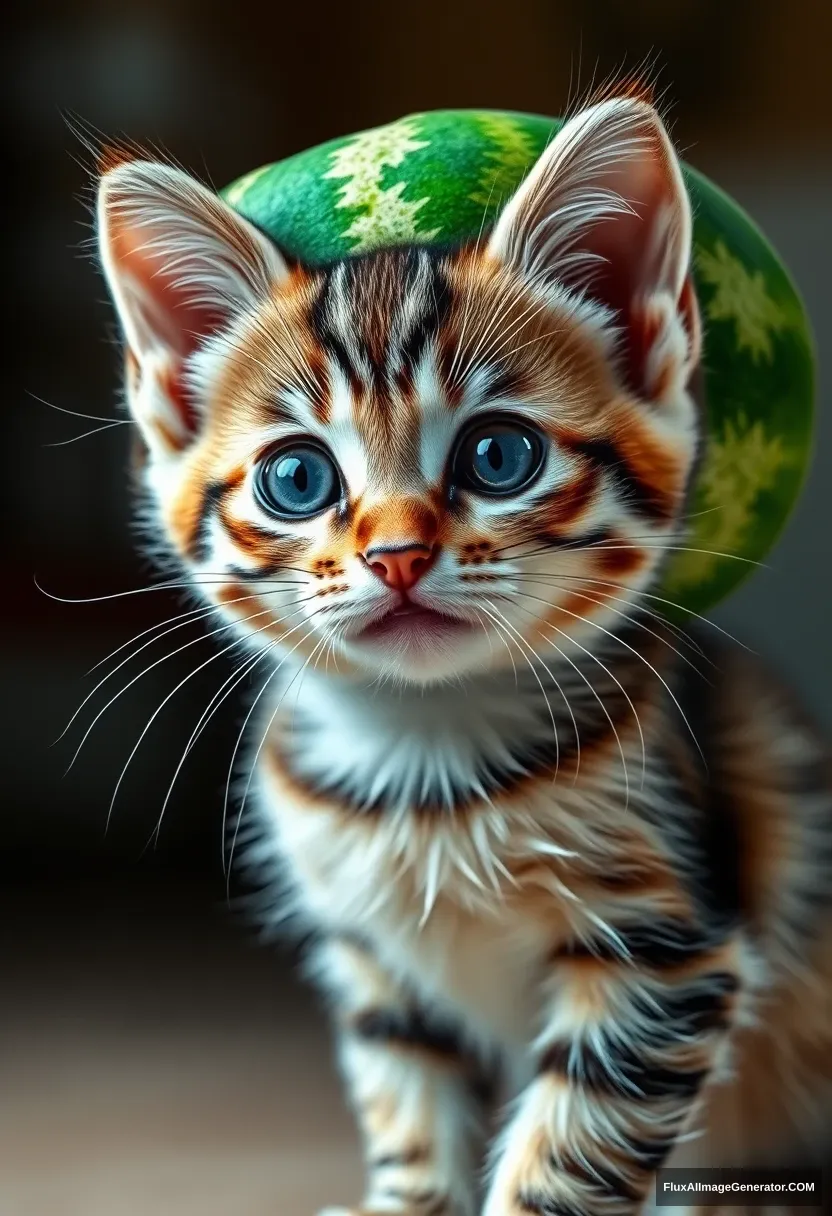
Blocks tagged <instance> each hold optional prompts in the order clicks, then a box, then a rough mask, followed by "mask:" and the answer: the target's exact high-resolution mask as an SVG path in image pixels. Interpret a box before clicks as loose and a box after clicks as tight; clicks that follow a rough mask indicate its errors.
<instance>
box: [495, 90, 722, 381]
mask: <svg viewBox="0 0 832 1216" xmlns="http://www.w3.org/2000/svg"><path fill="white" fill-rule="evenodd" d="M691 232H692V221H691V210H690V203H689V201H688V196H687V191H686V190H685V185H684V181H683V180H682V173H681V169H680V167H679V162H678V160H677V158H676V154H675V152H674V150H673V145H672V144H671V142H670V139H669V137H668V135H667V132H666V130H665V128H664V125H663V123H662V121H661V119H660V118H659V115H658V114H657V113H656V111H655V110H654V109H653V107H652V106H651V105H649V104H648V103H647V102H645V101H640V100H637V99H634V98H628V97H620V98H613V99H611V100H607V101H603V102H600V103H599V104H598V105H594V106H591V107H590V108H589V109H587V110H584V111H583V112H582V113H580V114H578V115H576V116H575V117H574V118H572V119H570V121H569V122H567V123H566V124H565V125H564V126H563V127H562V128H561V130H560V132H559V133H558V134H557V135H556V136H555V138H554V139H553V140H552V142H551V143H550V144H549V146H548V147H547V149H546V150H545V152H544V153H543V154H542V156H541V157H540V159H539V160H538V162H537V164H536V165H535V166H534V167H533V168H532V170H531V172H530V173H529V175H528V177H527V178H526V179H525V181H524V182H523V183H522V185H521V186H520V187H519V189H518V190H517V192H516V194H515V195H514V196H513V198H511V199H510V200H509V202H508V204H507V205H506V207H505V209H504V211H503V212H502V214H501V216H500V218H499V220H498V222H497V225H496V227H495V229H494V232H493V234H492V236H491V240H490V243H489V251H490V253H491V254H492V255H493V256H495V257H497V258H499V259H500V260H501V261H503V262H506V263H508V264H509V265H511V266H512V267H513V268H514V269H515V270H517V271H519V272H520V273H521V274H523V275H524V276H526V277H528V278H529V279H530V280H537V281H538V282H540V281H542V282H544V283H552V284H557V285H560V286H562V287H565V288H566V289H567V291H568V292H570V293H571V294H572V296H573V299H575V301H576V304H577V301H578V300H580V301H581V302H582V308H583V310H584V315H587V313H586V311H585V310H586V307H587V305H589V306H590V311H589V314H588V315H592V312H593V311H594V313H595V315H596V317H600V318H604V317H606V318H607V319H608V320H609V321H611V322H612V324H613V325H614V326H615V327H616V328H617V329H618V330H619V332H620V334H621V344H620V346H619V349H620V351H621V354H622V356H623V362H622V370H623V372H624V375H625V378H626V380H627V383H628V386H629V387H630V388H631V389H633V390H634V391H636V392H638V393H639V394H641V395H642V396H644V397H645V398H646V399H648V400H651V401H656V402H662V401H670V400H673V399H674V398H675V396H676V394H677V393H678V392H679V390H680V389H683V388H684V387H685V386H686V384H687V383H688V380H689V379H690V376H691V373H692V372H693V369H694V368H695V366H696V364H697V362H698V360H699V354H700V322H699V314H698V308H697V303H696V295H695V292H694V290H693V285H692V281H691V278H690V259H691ZM592 305H595V306H596V307H595V308H594V310H593V309H592ZM597 305H600V306H601V311H600V313H599V310H598V308H597Z"/></svg>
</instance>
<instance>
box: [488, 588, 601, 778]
mask: <svg viewBox="0 0 832 1216" xmlns="http://www.w3.org/2000/svg"><path fill="white" fill-rule="evenodd" d="M486 603H487V604H488V605H489V607H490V608H491V609H492V611H493V612H494V613H495V614H496V615H495V616H492V614H491V612H489V611H488V608H483V612H485V614H486V616H489V617H491V619H492V620H493V621H494V623H495V624H498V625H499V622H498V620H497V618H498V617H499V619H500V621H501V622H502V627H503V628H504V629H507V630H509V631H510V634H514V637H515V645H517V648H518V650H519V651H520V654H521V655H522V656H523V658H524V659H525V660H526V663H527V665H528V667H529V670H530V671H531V673H532V675H533V676H534V678H535V680H536V681H537V684H538V687H539V688H540V691H541V693H542V694H543V700H544V701H545V702H546V708H547V709H548V711H549V718H550V719H551V722H552V733H553V735H554V740H555V773H554V776H553V777H552V781H553V782H554V781H556V780H557V776H558V772H559V771H560V739H559V738H558V728H557V724H556V722H555V714H554V710H553V709H552V703H551V701H550V700H549V698H548V696H547V695H546V689H545V688H544V687H543V681H542V680H541V678H540V676H539V674H538V672H537V668H536V667H535V666H534V664H533V663H532V661H531V660H530V659H529V657H528V655H527V654H526V652H525V650H524V649H523V647H522V646H521V645H518V643H521V642H523V638H522V637H521V635H520V634H519V633H518V632H517V630H516V629H514V627H513V626H512V625H511V624H510V622H509V621H507V620H506V618H505V616H504V615H503V613H502V612H500V610H499V609H498V608H497V607H496V606H495V605H494V604H492V603H491V600H487V601H486ZM480 606H481V607H482V605H480ZM526 645H528V644H526ZM528 649H529V650H531V647H530V646H529V647H528ZM531 653H532V654H533V655H534V651H533V650H532V651H531ZM536 657H537V656H536V655H535V658H536ZM542 666H543V668H544V670H545V671H546V672H547V674H548V676H549V678H550V680H551V681H552V683H553V684H554V686H555V688H556V689H557V690H558V692H559V693H560V695H561V696H562V697H563V700H564V703H565V705H566V708H567V709H568V710H569V713H570V714H571V713H572V707H571V705H570V704H569V702H568V701H567V699H566V697H565V695H564V692H563V689H562V688H561V686H560V684H559V683H558V681H557V680H556V679H555V677H554V676H553V675H552V673H551V671H549V668H548V667H547V666H546V664H545V663H543V664H542ZM572 723H573V726H574V729H575V739H576V742H577V747H578V751H577V764H578V765H580V762H581V744H580V736H579V735H578V727H577V724H576V723H575V718H574V716H573V717H572ZM577 771H578V770H577V767H576V769H575V778H577ZM573 784H574V782H573Z"/></svg>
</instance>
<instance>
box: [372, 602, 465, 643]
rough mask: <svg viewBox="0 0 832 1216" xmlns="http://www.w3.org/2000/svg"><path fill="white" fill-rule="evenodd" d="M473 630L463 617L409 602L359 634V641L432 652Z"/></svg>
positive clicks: (393, 609) (386, 614) (379, 618)
mask: <svg viewBox="0 0 832 1216" xmlns="http://www.w3.org/2000/svg"><path fill="white" fill-rule="evenodd" d="M470 629H471V624H470V622H469V621H465V620H462V619H461V618H460V617H457V616H446V615H445V613H443V612H437V611H436V610H435V609H434V608H426V607H424V606H423V605H421V604H413V603H410V602H407V603H404V604H400V605H399V606H398V607H396V608H392V609H391V610H390V611H389V612H387V613H385V615H384V616H382V617H378V618H377V619H376V620H375V621H371V622H370V624H369V625H365V626H364V628H363V629H361V630H359V632H358V633H357V634H355V640H356V641H359V642H370V643H375V644H382V645H384V644H387V645H392V646H394V647H396V648H401V649H410V648H415V649H428V648H430V647H431V646H435V645H437V644H441V643H443V642H448V641H451V640H453V639H454V638H456V637H459V636H460V635H461V634H463V633H467V632H468V631H469V630H470Z"/></svg>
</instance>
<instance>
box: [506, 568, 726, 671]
mask: <svg viewBox="0 0 832 1216" xmlns="http://www.w3.org/2000/svg"><path fill="white" fill-rule="evenodd" d="M525 581H526V582H533V581H534V580H532V579H526V580H525ZM543 586H550V587H553V588H554V589H555V590H556V591H562V592H564V594H571V595H576V596H577V597H578V598H579V599H584V600H588V601H589V603H591V604H596V605H597V606H598V607H599V608H606V607H608V606H609V600H599V599H597V598H596V597H595V596H592V595H590V594H589V592H588V591H576V590H574V589H571V588H568V587H559V586H558V585H557V584H556V583H544V584H543ZM517 594H518V595H524V596H525V597H526V598H527V599H533V600H537V601H538V603H541V604H548V600H544V599H542V598H541V597H540V596H539V595H530V594H529V593H528V592H524V591H520V592H518V593H517ZM609 598H610V599H615V598H616V597H615V596H610V597H609ZM621 602H622V603H626V602H627V601H626V600H622V601H621ZM609 610H610V612H614V613H615V615H616V616H620V617H622V618H623V620H625V621H629V623H630V624H631V625H635V626H636V628H638V629H643V630H644V632H645V633H649V634H650V636H651V637H654V638H656V640H657V641H659V642H661V643H662V645H663V646H667V647H668V649H670V650H672V651H673V653H674V654H675V655H676V656H677V657H678V658H680V659H681V660H682V662H683V663H687V665H688V667H690V668H692V669H693V670H694V671H695V672H696V674H697V675H698V676H701V677H702V679H703V680H704V679H705V676H704V674H703V673H702V672H701V671H700V670H699V668H698V667H697V666H696V664H695V663H694V662H693V660H692V659H689V658H688V656H687V655H686V654H683V653H682V652H681V650H678V649H677V647H675V646H674V645H673V643H672V642H670V641H668V639H667V638H665V637H662V635H661V634H660V633H657V632H656V630H655V629H651V628H650V627H649V626H648V625H645V624H644V622H643V621H639V620H638V619H637V618H636V617H633V616H630V615H629V613H627V612H622V611H621V609H620V608H610V609H609Z"/></svg>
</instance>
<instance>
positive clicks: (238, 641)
mask: <svg viewBox="0 0 832 1216" xmlns="http://www.w3.org/2000/svg"><path fill="white" fill-rule="evenodd" d="M301 611H302V608H299V609H297V611H296V612H294V613H292V614H291V615H290V617H289V618H288V619H291V616H296V615H297V613H298V612H301ZM265 615H269V616H271V609H268V608H267V609H266V610H265V611H264V612H256V613H253V614H252V615H251V616H250V617H247V618H246V623H247V622H248V621H253V620H256V619H257V617H258V616H265ZM273 626H274V620H268V621H267V622H266V624H265V625H261V626H260V628H259V629H255V630H253V632H252V634H251V636H252V637H256V636H257V635H258V634H259V633H263V632H265V630H267V629H271V628H273ZM225 628H233V626H226V627H225ZM215 632H217V633H219V632H222V631H221V630H216V631H215ZM242 642H243V639H241V638H235V639H234V641H233V642H230V643H229V645H228V646H223V647H222V649H220V650H218V651H217V652H216V654H212V655H209V657H208V658H207V659H206V660H205V661H204V662H203V663H200V664H199V666H198V667H195V668H194V669H193V670H192V671H189V672H188V674H187V675H186V676H185V677H184V678H183V679H181V680H180V681H179V683H178V684H177V685H176V687H175V688H173V689H172V690H171V691H170V692H169V693H168V694H167V696H166V697H164V698H163V699H162V701H161V702H160V703H159V705H158V706H157V707H156V709H155V710H154V711H153V713H152V714H151V715H150V717H149V718H148V720H147V722H146V724H145V726H144V729H143V730H142V733H141V734H140V735H139V737H138V739H137V740H136V742H135V744H134V745H133V750H132V751H131V752H130V755H129V756H128V757H127V761H126V763H125V765H124V768H123V769H122V770H121V773H120V775H119V779H118V781H117V782H116V787H115V789H114V790H113V796H112V798H111V799H110V809H109V811H108V812H107V828H109V826H110V818H111V816H112V813H113V807H114V806H115V801H116V798H117V796H118V791H119V789H120V788H121V783H122V781H123V780H124V776H125V774H126V772H127V770H128V768H129V767H130V762H131V761H132V759H133V757H134V756H135V754H136V752H137V751H138V750H139V746H140V744H141V742H142V740H143V739H144V737H145V735H146V734H147V732H148V731H149V730H150V728H151V726H152V725H153V723H154V722H155V721H156V719H157V718H158V716H159V714H160V713H161V712H162V710H163V709H164V707H165V706H166V705H167V703H168V701H170V699H171V698H172V697H174V696H175V695H176V693H178V692H179V690H180V688H182V687H184V685H185V684H187V683H188V681H189V680H192V679H193V678H194V676H195V675H198V674H199V672H200V671H202V670H203V669H204V668H205V667H207V666H208V665H209V663H214V662H215V661H216V660H217V659H219V658H221V656H222V655H224V654H227V653H228V651H229V650H233V649H234V647H235V646H239V645H241V644H242Z"/></svg>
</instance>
